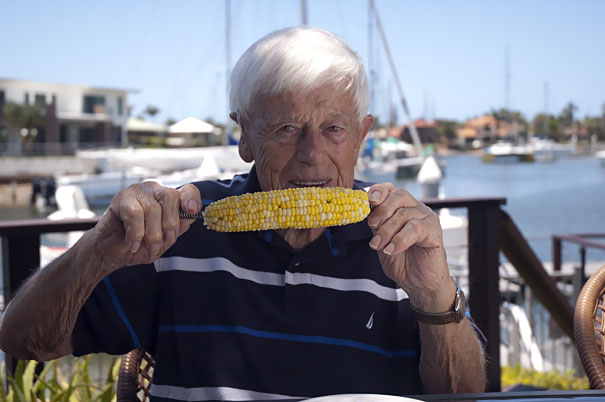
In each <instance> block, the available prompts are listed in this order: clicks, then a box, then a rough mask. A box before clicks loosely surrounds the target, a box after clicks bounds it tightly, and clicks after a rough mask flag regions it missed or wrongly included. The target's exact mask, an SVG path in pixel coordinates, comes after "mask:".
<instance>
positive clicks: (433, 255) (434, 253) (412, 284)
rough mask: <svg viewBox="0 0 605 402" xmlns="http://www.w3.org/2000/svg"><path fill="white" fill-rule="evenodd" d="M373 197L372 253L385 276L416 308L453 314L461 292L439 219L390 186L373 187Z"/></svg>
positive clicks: (370, 192)
mask: <svg viewBox="0 0 605 402" xmlns="http://www.w3.org/2000/svg"><path fill="white" fill-rule="evenodd" d="M368 196H369V199H370V204H371V205H373V206H374V207H375V208H374V209H373V210H372V212H371V213H370V215H369V216H368V224H369V226H370V228H371V229H372V231H373V232H374V237H373V238H372V240H371V241H370V247H372V248H373V249H375V250H377V251H378V256H379V258H380V263H381V265H382V268H383V270H384V272H385V274H386V275H387V276H388V277H389V278H391V279H392V280H394V281H395V282H396V283H397V284H398V285H399V286H400V287H401V288H402V289H403V290H405V291H406V293H407V294H408V295H409V297H410V301H411V302H412V304H413V305H414V307H416V308H419V309H420V310H423V311H426V312H434V313H440V312H445V311H448V310H449V309H450V308H451V307H452V303H453V301H454V296H455V292H456V289H455V285H454V283H453V281H452V280H451V278H450V275H449V270H448V266H447V260H446V256H445V250H444V247H443V236H442V232H441V225H440V223H439V217H438V216H437V214H435V212H433V210H432V209H430V208H429V207H427V206H426V205H425V204H423V203H422V202H420V201H418V200H416V199H415V198H414V197H413V196H412V195H411V194H410V193H409V192H408V191H406V190H404V189H401V188H395V186H394V185H393V184H391V183H381V184H375V185H373V186H372V187H370V190H369V191H368Z"/></svg>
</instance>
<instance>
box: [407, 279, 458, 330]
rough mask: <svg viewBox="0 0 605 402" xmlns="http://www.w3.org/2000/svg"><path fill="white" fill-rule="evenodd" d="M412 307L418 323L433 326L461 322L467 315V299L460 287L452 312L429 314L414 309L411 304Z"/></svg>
mask: <svg viewBox="0 0 605 402" xmlns="http://www.w3.org/2000/svg"><path fill="white" fill-rule="evenodd" d="M410 307H411V308H412V311H413V312H414V315H415V316H416V319H417V320H418V322H421V323H424V324H431V325H444V324H449V323H452V322H456V323H458V322H460V321H462V320H463V319H464V316H465V315H466V298H465V297H464V292H463V291H462V289H460V286H458V285H456V297H455V298H454V304H453V306H452V308H451V310H450V311H446V312H444V313H427V312H426V311H422V310H419V309H417V308H416V307H414V305H412V303H410Z"/></svg>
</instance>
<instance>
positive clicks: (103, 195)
mask: <svg viewBox="0 0 605 402" xmlns="http://www.w3.org/2000/svg"><path fill="white" fill-rule="evenodd" d="M149 175H150V172H149V171H148V170H146V169H141V168H129V169H123V170H122V171H112V172H103V173H98V174H81V175H57V176H55V181H56V183H57V190H58V189H59V188H60V187H61V186H79V187H80V188H81V189H82V191H83V193H84V196H85V197H86V199H87V200H88V202H89V203H97V202H103V200H106V199H107V198H111V197H113V196H114V195H115V194H117V193H119V192H120V190H122V189H125V188H126V187H128V186H130V185H132V184H135V183H140V182H142V181H143V180H144V179H145V178H146V177H148V176H149Z"/></svg>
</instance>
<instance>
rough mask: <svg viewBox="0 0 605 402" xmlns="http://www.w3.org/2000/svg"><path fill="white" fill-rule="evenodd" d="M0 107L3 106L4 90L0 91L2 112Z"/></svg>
mask: <svg viewBox="0 0 605 402" xmlns="http://www.w3.org/2000/svg"><path fill="white" fill-rule="evenodd" d="M2 108H4V91H0V113H2Z"/></svg>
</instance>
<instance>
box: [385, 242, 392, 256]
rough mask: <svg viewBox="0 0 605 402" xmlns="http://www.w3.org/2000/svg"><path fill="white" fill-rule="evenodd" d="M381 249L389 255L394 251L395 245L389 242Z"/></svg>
mask: <svg viewBox="0 0 605 402" xmlns="http://www.w3.org/2000/svg"><path fill="white" fill-rule="evenodd" d="M383 251H384V253H385V254H387V255H391V254H392V253H393V251H395V245H394V244H393V243H389V245H388V246H386V247H385V249H384V250H383Z"/></svg>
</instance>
